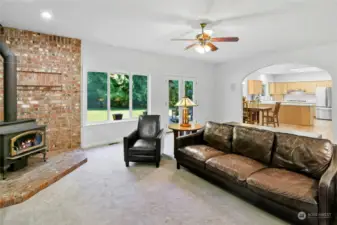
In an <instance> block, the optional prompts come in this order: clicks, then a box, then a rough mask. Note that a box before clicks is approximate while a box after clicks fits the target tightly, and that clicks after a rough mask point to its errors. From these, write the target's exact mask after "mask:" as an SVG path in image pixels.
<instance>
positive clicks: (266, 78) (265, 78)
mask: <svg viewBox="0 0 337 225" xmlns="http://www.w3.org/2000/svg"><path fill="white" fill-rule="evenodd" d="M248 80H261V81H262V83H263V84H265V85H266V96H269V85H268V83H270V82H274V77H273V76H272V75H270V74H263V73H261V72H259V71H255V72H253V73H251V74H249V75H248V76H247V77H246V78H245V79H244V80H243V82H242V95H243V96H246V97H247V99H248V100H252V99H251V96H250V95H248Z"/></svg>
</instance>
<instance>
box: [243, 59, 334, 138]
mask: <svg viewBox="0 0 337 225" xmlns="http://www.w3.org/2000/svg"><path fill="white" fill-rule="evenodd" d="M242 97H243V104H242V107H243V120H244V122H246V123H254V124H259V125H268V126H275V127H280V128H283V129H289V130H298V131H305V132H315V133H320V134H322V136H323V138H328V139H330V140H332V139H333V131H332V130H333V128H332V127H333V126H332V78H331V75H330V74H329V73H328V72H327V71H325V70H324V69H321V68H318V67H315V66H309V65H302V64H294V63H284V64H275V65H271V66H268V67H265V68H261V69H259V70H257V71H255V72H253V73H250V74H248V75H247V76H246V77H245V78H244V80H243V81H242ZM278 103H279V104H280V109H279V110H277V108H278V107H276V106H277V105H278ZM247 107H248V108H247ZM263 111H265V112H263ZM277 111H278V112H277ZM263 115H264V116H263ZM277 119H278V121H277ZM278 125H279V126H278Z"/></svg>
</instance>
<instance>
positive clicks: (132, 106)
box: [87, 72, 148, 123]
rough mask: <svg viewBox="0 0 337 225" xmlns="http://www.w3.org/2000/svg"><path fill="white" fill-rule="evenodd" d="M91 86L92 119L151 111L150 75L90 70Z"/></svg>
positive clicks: (90, 117) (119, 116) (89, 98)
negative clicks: (149, 102)
mask: <svg viewBox="0 0 337 225" xmlns="http://www.w3.org/2000/svg"><path fill="white" fill-rule="evenodd" d="M108 75H109V76H108ZM87 90H88V94H87V101H88V107H87V122H88V123H96V122H104V121H109V120H120V119H123V120H124V119H130V118H137V117H139V115H143V114H146V113H147V111H148V76H146V75H130V74H123V73H104V72H88V88H87Z"/></svg>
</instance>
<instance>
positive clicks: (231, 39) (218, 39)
mask: <svg viewBox="0 0 337 225" xmlns="http://www.w3.org/2000/svg"><path fill="white" fill-rule="evenodd" d="M211 41H212V42H238V41H239V38H238V37H215V38H211Z"/></svg>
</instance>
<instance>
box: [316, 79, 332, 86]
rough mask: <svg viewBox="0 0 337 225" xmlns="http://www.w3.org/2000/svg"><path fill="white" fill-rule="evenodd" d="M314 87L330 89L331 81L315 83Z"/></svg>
mask: <svg viewBox="0 0 337 225" xmlns="http://www.w3.org/2000/svg"><path fill="white" fill-rule="evenodd" d="M316 86H317V87H332V81H331V80H325V81H317V82H316Z"/></svg>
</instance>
